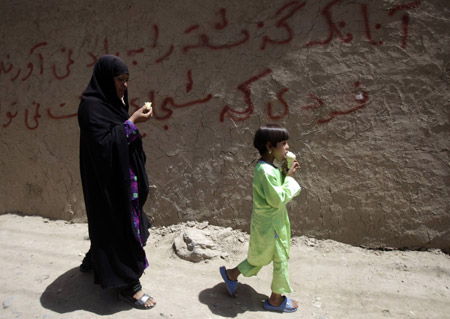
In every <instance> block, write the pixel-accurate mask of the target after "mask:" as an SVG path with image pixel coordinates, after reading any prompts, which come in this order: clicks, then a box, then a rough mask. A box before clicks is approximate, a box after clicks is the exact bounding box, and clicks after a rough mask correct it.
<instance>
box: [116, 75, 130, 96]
mask: <svg viewBox="0 0 450 319" xmlns="http://www.w3.org/2000/svg"><path fill="white" fill-rule="evenodd" d="M129 78H130V76H129V75H128V74H127V73H123V74H120V75H118V76H115V77H114V83H115V84H116V92H117V96H118V97H119V99H121V98H123V96H124V95H125V91H126V90H127V87H128V79H129Z"/></svg>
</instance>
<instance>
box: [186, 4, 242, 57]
mask: <svg viewBox="0 0 450 319" xmlns="http://www.w3.org/2000/svg"><path fill="white" fill-rule="evenodd" d="M219 14H220V16H221V21H220V22H218V23H216V24H215V28H216V29H217V30H222V29H224V28H225V27H226V26H228V20H227V18H226V9H225V8H222V9H220V10H219ZM199 27H200V26H199V25H198V24H194V25H192V26H190V27H188V28H187V29H186V30H185V31H184V33H185V34H190V33H192V32H193V31H195V30H198V29H199ZM241 35H242V37H241V39H239V40H237V41H235V42H229V43H228V42H227V43H226V44H213V43H211V40H210V39H209V37H208V36H207V35H206V34H205V33H201V34H200V35H199V38H200V39H199V40H200V41H197V42H198V43H195V44H190V45H185V46H184V47H183V52H184V53H187V52H188V51H189V50H192V49H198V48H208V49H212V50H223V49H231V48H234V47H237V46H240V45H242V44H244V43H246V42H248V41H249V40H250V33H249V32H248V31H247V30H245V29H243V30H241Z"/></svg>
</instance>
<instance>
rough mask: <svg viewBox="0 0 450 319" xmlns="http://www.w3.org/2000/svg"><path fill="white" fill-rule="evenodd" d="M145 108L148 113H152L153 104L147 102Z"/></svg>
mask: <svg viewBox="0 0 450 319" xmlns="http://www.w3.org/2000/svg"><path fill="white" fill-rule="evenodd" d="M144 106H145V109H146V110H147V112H150V110H151V109H152V102H145V103H144Z"/></svg>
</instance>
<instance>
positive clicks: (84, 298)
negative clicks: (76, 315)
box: [40, 267, 131, 315]
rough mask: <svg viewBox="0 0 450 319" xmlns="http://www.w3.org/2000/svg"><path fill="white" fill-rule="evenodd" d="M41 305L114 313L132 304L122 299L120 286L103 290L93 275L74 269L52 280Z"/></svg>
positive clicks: (64, 309) (42, 297)
mask: <svg viewBox="0 0 450 319" xmlns="http://www.w3.org/2000/svg"><path fill="white" fill-rule="evenodd" d="M40 301H41V305H42V306H43V307H44V308H46V309H49V310H52V311H54V312H57V313H61V314H63V313H68V312H73V311H77V310H84V311H88V312H92V313H95V314H98V315H112V314H115V313H118V312H121V311H125V310H129V309H131V307H130V306H129V305H127V304H126V303H124V302H122V301H121V300H120V299H119V296H118V291H117V290H116V289H102V288H101V287H100V286H99V285H95V284H94V278H93V275H92V274H90V273H89V274H86V273H82V272H80V271H79V269H78V267H76V268H73V269H71V270H69V271H67V272H65V273H64V274H62V275H61V276H59V277H58V278H57V279H56V280H55V281H54V282H52V283H51V284H50V285H49V286H48V287H47V288H46V289H45V291H44V292H43V293H42V295H41V300H40Z"/></svg>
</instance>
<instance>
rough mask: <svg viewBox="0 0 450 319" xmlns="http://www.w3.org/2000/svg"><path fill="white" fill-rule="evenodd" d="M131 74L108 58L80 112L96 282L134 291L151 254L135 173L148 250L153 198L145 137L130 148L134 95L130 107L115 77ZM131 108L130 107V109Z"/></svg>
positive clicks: (99, 64) (96, 71)
mask: <svg viewBox="0 0 450 319" xmlns="http://www.w3.org/2000/svg"><path fill="white" fill-rule="evenodd" d="M124 73H127V74H128V68H127V66H126V64H125V63H124V62H123V61H122V60H121V59H120V58H118V57H116V56H114V55H105V56H102V57H101V58H100V59H99V60H98V62H97V63H96V64H95V66H94V72H93V75H92V78H91V80H90V82H89V85H88V87H87V88H86V90H85V91H84V93H83V96H82V99H81V103H80V106H79V108H78V123H79V125H80V172H81V180H82V185H83V194H84V200H85V204H86V213H87V217H88V225H89V237H90V240H91V250H90V254H91V256H92V261H93V264H94V275H95V282H96V283H100V284H101V285H102V286H103V287H104V288H113V287H121V286H125V285H129V284H131V283H133V282H136V281H137V280H139V278H140V276H141V275H142V273H143V271H144V269H145V252H144V251H143V249H142V247H141V245H140V242H139V238H138V237H137V235H136V231H135V229H134V226H133V220H132V208H131V197H130V195H131V194H130V171H129V169H130V167H132V168H133V169H134V171H135V173H136V175H137V178H138V183H139V203H140V206H141V212H142V213H141V220H140V233H141V239H142V240H143V243H144V244H145V242H146V240H147V238H148V235H149V233H148V228H149V226H150V224H149V222H148V219H147V217H146V215H145V213H144V212H143V210H142V206H143V205H144V203H145V201H146V199H147V195H148V189H149V187H148V179H147V173H146V171H145V161H146V157H145V153H144V151H143V149H142V139H141V137H140V136H139V138H138V139H136V140H135V141H134V142H133V143H132V144H130V145H128V140H127V137H126V133H125V129H124V126H123V124H124V122H125V121H127V120H128V118H129V115H128V92H127V91H125V95H124V98H123V100H124V102H122V101H121V100H120V99H119V97H118V96H117V93H116V87H115V83H114V77H115V76H118V75H121V74H124ZM124 103H125V104H124Z"/></svg>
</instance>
